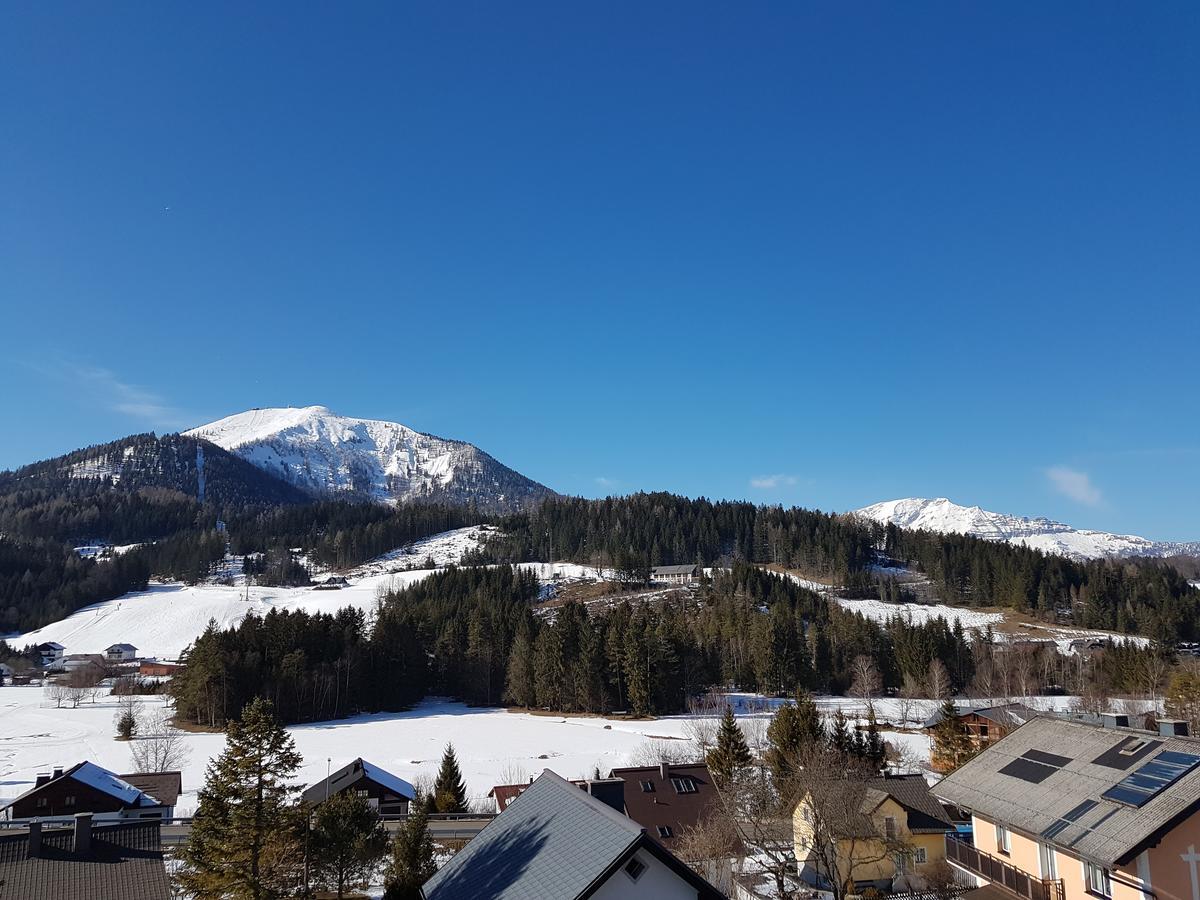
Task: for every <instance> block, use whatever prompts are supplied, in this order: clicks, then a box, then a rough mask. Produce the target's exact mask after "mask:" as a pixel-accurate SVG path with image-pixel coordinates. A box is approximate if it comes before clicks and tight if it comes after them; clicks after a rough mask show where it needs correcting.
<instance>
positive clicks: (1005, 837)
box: [996, 825, 1012, 855]
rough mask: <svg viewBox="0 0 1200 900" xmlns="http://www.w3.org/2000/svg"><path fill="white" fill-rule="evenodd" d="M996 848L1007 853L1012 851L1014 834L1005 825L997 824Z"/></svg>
mask: <svg viewBox="0 0 1200 900" xmlns="http://www.w3.org/2000/svg"><path fill="white" fill-rule="evenodd" d="M996 849H997V850H998V851H999V852H1001V853H1003V854H1005V855H1007V854H1009V853H1012V835H1011V834H1009V832H1008V828H1007V827H1006V826H1004V825H997V826H996Z"/></svg>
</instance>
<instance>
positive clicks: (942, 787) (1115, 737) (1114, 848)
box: [933, 718, 1200, 865]
mask: <svg viewBox="0 0 1200 900" xmlns="http://www.w3.org/2000/svg"><path fill="white" fill-rule="evenodd" d="M1130 738H1143V739H1146V740H1149V741H1152V742H1154V743H1155V744H1156V746H1154V747H1153V748H1152V750H1150V751H1146V755H1145V756H1144V757H1142V758H1140V759H1138V760H1137V761H1132V762H1130V763H1129V764H1128V765H1127V767H1126V768H1125V769H1118V768H1112V767H1110V766H1105V765H1099V764H1097V763H1096V762H1094V760H1096V759H1097V757H1099V756H1100V755H1101V754H1103V753H1105V752H1106V751H1112V750H1113V748H1115V747H1116V746H1117V745H1118V744H1120V743H1122V742H1123V741H1127V740H1129V739H1130ZM1029 750H1039V751H1042V752H1043V753H1051V754H1055V755H1058V756H1063V757H1067V758H1069V760H1070V761H1069V762H1068V763H1066V764H1065V765H1063V766H1062V767H1061V768H1059V769H1057V770H1056V771H1054V772H1052V773H1051V774H1050V775H1049V776H1048V777H1046V778H1045V779H1044V780H1043V781H1041V782H1040V783H1033V782H1031V781H1027V780H1024V779H1022V778H1018V777H1015V776H1013V775H1006V774H1004V773H1002V772H1001V771H1000V769H1002V768H1004V766H1006V765H1008V764H1009V763H1010V762H1012V761H1013V760H1015V759H1017V758H1018V757H1020V756H1021V755H1022V754H1024V753H1025V752H1027V751H1029ZM1163 750H1175V751H1179V752H1182V753H1200V739H1197V738H1185V737H1160V736H1158V735H1155V734H1151V733H1149V732H1145V731H1136V730H1133V729H1129V728H1103V727H1099V726H1096V725H1085V724H1083V723H1080V722H1072V721H1068V720H1064V719H1052V718H1036V719H1034V720H1032V721H1031V722H1028V723H1027V724H1025V725H1022V726H1021V727H1020V728H1018V729H1016V730H1015V731H1013V732H1012V733H1011V734H1009V735H1008V736H1007V737H1005V738H1003V739H1002V740H1000V741H997V742H996V743H995V744H992V745H991V746H990V747H989V748H988V749H986V750H984V751H983V752H982V753H981V754H979V755H978V756H976V757H975V758H974V759H972V760H971V761H970V762H968V763H967V764H966V765H964V766H963V767H962V768H960V769H958V770H957V771H956V772H954V773H953V774H951V775H949V776H948V777H947V778H946V779H945V780H944V781H942V782H941V783H940V784H938V785H936V786H935V787H934V788H933V792H934V793H935V794H936V795H937V796H939V797H941V798H943V799H945V800H947V801H949V802H950V803H953V804H955V805H956V806H961V807H963V808H964V809H968V810H971V811H972V812H976V813H979V814H980V815H982V816H984V817H986V818H988V819H993V820H996V821H999V822H1002V823H1005V824H1008V825H1010V826H1011V827H1013V828H1015V829H1018V830H1020V831H1023V832H1026V833H1027V834H1031V835H1038V836H1040V837H1039V839H1040V840H1045V841H1048V842H1050V843H1053V844H1056V845H1057V846H1059V847H1062V848H1063V849H1065V850H1067V851H1068V852H1070V853H1074V854H1076V855H1079V856H1082V857H1084V858H1085V859H1089V860H1091V861H1093V862H1096V863H1099V864H1102V865H1112V864H1114V863H1117V862H1122V861H1125V860H1127V858H1128V857H1129V856H1131V855H1134V851H1136V850H1138V849H1139V848H1140V846H1141V845H1142V844H1143V843H1144V842H1145V841H1146V840H1147V839H1148V838H1150V837H1151V836H1152V835H1154V834H1155V832H1156V831H1158V830H1159V829H1161V828H1163V827H1165V826H1168V825H1169V824H1170V823H1171V822H1173V821H1174V820H1175V819H1176V817H1177V816H1179V815H1181V814H1183V813H1185V812H1186V811H1187V810H1189V809H1190V808H1191V807H1193V806H1196V805H1197V804H1198V803H1200V768H1198V769H1193V770H1192V771H1191V772H1189V773H1188V774H1187V775H1185V776H1184V777H1182V778H1181V779H1179V780H1178V781H1176V782H1175V783H1174V784H1173V785H1171V786H1170V787H1168V788H1166V789H1164V790H1162V791H1161V792H1160V793H1159V794H1158V795H1157V796H1155V797H1153V798H1152V799H1151V800H1149V801H1148V802H1147V803H1145V804H1144V805H1143V806H1142V807H1141V808H1134V807H1132V806H1126V805H1124V804H1121V803H1116V802H1114V801H1112V800H1105V799H1102V797H1101V795H1102V794H1103V793H1104V792H1105V791H1107V790H1108V789H1109V788H1110V787H1112V786H1114V785H1115V784H1117V782H1119V781H1121V780H1122V779H1123V778H1125V776H1126V775H1128V774H1129V773H1130V772H1132V771H1134V770H1136V769H1137V768H1138V767H1139V766H1140V765H1142V764H1143V763H1145V762H1147V761H1149V760H1151V759H1153V758H1154V757H1155V756H1156V755H1157V754H1158V753H1160V752H1162V751H1163ZM1086 800H1090V801H1094V804H1095V805H1094V806H1092V807H1091V808H1090V809H1088V810H1087V811H1086V812H1084V813H1083V815H1081V816H1078V817H1077V818H1075V820H1074V821H1072V822H1066V821H1064V818H1065V817H1067V814H1068V813H1074V812H1075V811H1077V810H1078V809H1079V808H1080V805H1081V804H1082V803H1083V802H1084V801H1086ZM1052 826H1056V828H1052ZM1048 828H1050V829H1051V834H1050V835H1048V836H1047V835H1045V832H1046V829H1048Z"/></svg>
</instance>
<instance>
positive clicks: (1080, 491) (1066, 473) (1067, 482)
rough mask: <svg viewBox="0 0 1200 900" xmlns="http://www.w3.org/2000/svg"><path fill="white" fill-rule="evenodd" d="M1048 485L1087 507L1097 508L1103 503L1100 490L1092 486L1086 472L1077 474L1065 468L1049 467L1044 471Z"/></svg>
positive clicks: (1077, 472) (1073, 470)
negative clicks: (1048, 481)
mask: <svg viewBox="0 0 1200 900" xmlns="http://www.w3.org/2000/svg"><path fill="white" fill-rule="evenodd" d="M1046 477H1047V478H1048V479H1050V485H1051V487H1053V488H1054V490H1056V491H1058V492H1059V493H1060V494H1062V495H1063V496H1065V497H1070V498H1071V499H1072V500H1074V501H1075V502H1076V503H1083V504H1085V505H1087V506H1099V505H1100V504H1101V503H1103V502H1104V496H1103V495H1102V494H1101V493H1100V488H1098V487H1096V486H1095V485H1094V484H1092V479H1091V478H1090V477H1089V476H1088V474H1087V472H1079V471H1076V470H1075V469H1070V468H1067V467H1066V466H1051V467H1050V468H1049V469H1047V470H1046Z"/></svg>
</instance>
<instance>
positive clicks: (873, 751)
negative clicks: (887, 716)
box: [863, 706, 887, 771]
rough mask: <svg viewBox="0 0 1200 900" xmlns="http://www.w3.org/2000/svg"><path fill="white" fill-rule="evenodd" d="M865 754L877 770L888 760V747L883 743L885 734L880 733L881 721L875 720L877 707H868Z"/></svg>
mask: <svg viewBox="0 0 1200 900" xmlns="http://www.w3.org/2000/svg"><path fill="white" fill-rule="evenodd" d="M863 751H864V754H863V755H864V756H865V757H866V759H867V761H868V762H869V763H870V764H871V767H872V768H874V769H875V770H877V771H878V770H880V769H882V768H883V767H884V764H885V763H886V762H887V748H886V747H885V746H884V743H883V735H881V734H880V733H879V723H878V722H877V721H876V720H875V707H874V706H869V707H867V738H866V741H865V742H864V746H863Z"/></svg>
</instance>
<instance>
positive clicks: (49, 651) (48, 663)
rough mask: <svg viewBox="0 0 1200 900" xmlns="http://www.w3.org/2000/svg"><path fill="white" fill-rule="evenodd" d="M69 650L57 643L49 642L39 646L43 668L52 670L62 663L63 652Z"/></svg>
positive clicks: (38, 650)
mask: <svg viewBox="0 0 1200 900" xmlns="http://www.w3.org/2000/svg"><path fill="white" fill-rule="evenodd" d="M66 649H67V648H66V647H64V646H63V645H62V644H59V643H57V642H55V641H47V642H46V643H44V644H38V645H37V652H38V654H39V655H40V662H41V664H42V667H43V668H46V669H52V668H54V667H55V666H57V665H58V664H59V663H60V662H62V658H63V651H64V650H66Z"/></svg>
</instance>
